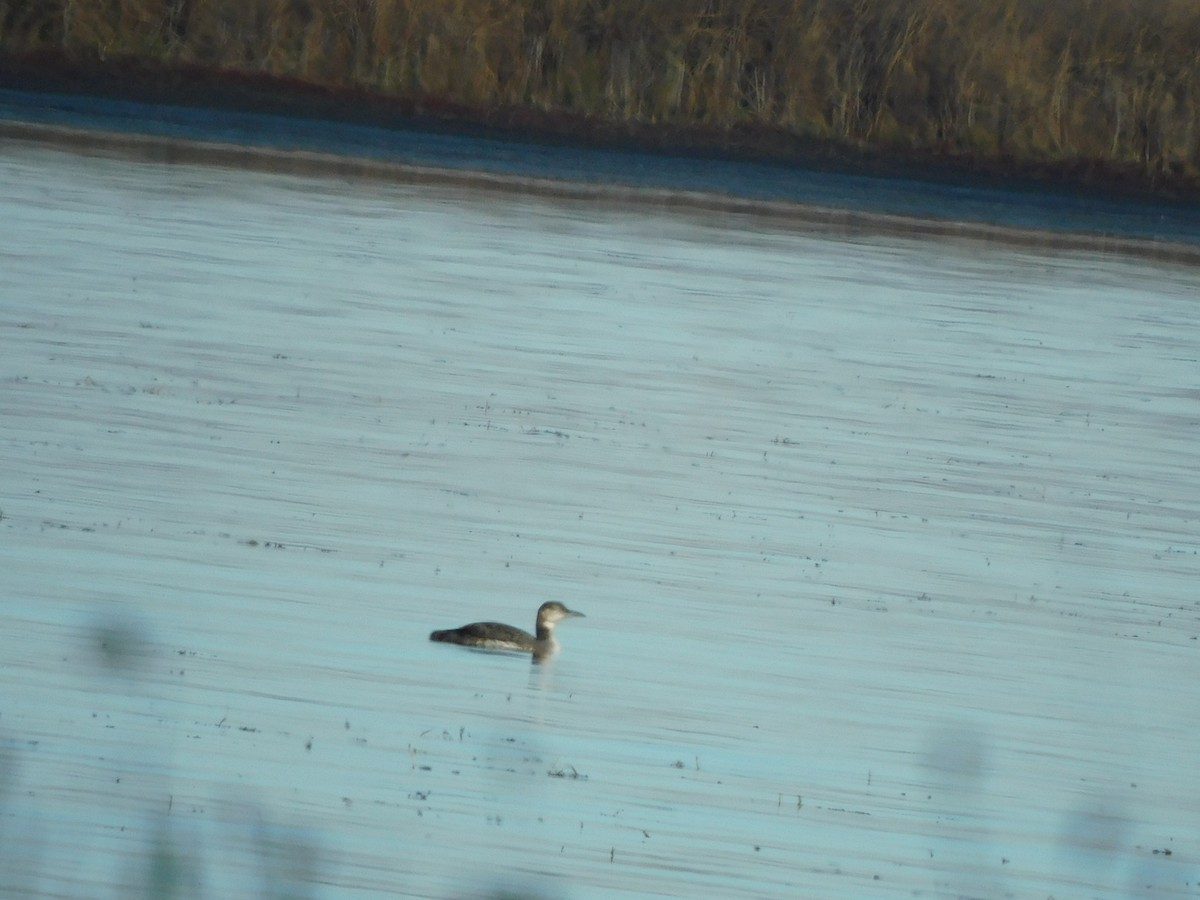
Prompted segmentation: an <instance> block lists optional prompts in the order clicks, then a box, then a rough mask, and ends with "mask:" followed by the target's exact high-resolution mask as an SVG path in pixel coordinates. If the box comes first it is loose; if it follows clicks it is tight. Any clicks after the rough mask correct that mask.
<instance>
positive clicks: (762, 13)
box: [0, 0, 1200, 186]
mask: <svg viewBox="0 0 1200 900" xmlns="http://www.w3.org/2000/svg"><path fill="white" fill-rule="evenodd" d="M47 50H53V51H55V52H57V53H60V54H63V55H65V57H66V58H68V59H76V60H78V59H86V60H100V59H102V60H110V61H111V60H116V59H121V58H136V59H139V60H143V61H152V62H154V63H156V64H165V65H169V66H199V67H206V68H216V69H220V70H233V71H238V72H243V73H247V72H248V73H261V74H268V75H273V76H287V77H290V78H295V79H300V80H303V81H308V82H312V83H315V84H320V85H326V86H337V87H347V86H353V87H358V88H363V89H366V90H369V91H373V92H380V93H383V94H387V95H392V96H395V97H399V98H405V99H407V100H409V101H413V102H416V103H427V102H434V101H436V102H438V103H443V104H453V105H457V106H460V107H463V108H469V109H475V110H496V109H518V110H528V111H536V112H538V113H549V114H564V113H565V114H572V115H579V116H586V117H589V118H591V119H592V120H593V121H597V120H599V121H604V122H609V123H617V124H620V125H622V126H627V125H667V126H702V127H704V128H706V129H708V130H709V132H710V133H715V134H718V135H720V134H723V133H724V134H732V133H734V132H735V131H738V130H741V131H745V130H746V129H750V130H754V129H759V130H762V131H769V132H771V133H774V134H776V135H778V136H781V137H782V138H788V139H795V138H798V139H803V140H812V139H817V140H826V141H834V142H837V143H839V144H840V145H842V146H845V145H847V144H849V145H854V146H857V147H865V148H869V149H871V150H874V151H879V152H884V153H890V152H902V153H904V154H916V155H918V156H934V157H960V158H967V159H971V160H974V161H977V162H982V163H984V164H987V165H993V166H995V165H1003V164H1008V163H1011V164H1014V165H1017V166H1018V167H1022V168H1026V169H1028V168H1031V167H1032V168H1035V169H1036V168H1038V167H1046V166H1050V167H1056V168H1064V169H1066V170H1069V171H1074V172H1077V173H1078V172H1082V173H1084V174H1086V173H1088V172H1089V171H1096V172H1104V173H1106V174H1109V175H1111V174H1114V173H1117V174H1123V175H1125V176H1127V177H1132V178H1133V179H1134V180H1136V181H1138V182H1139V183H1142V184H1147V183H1148V184H1153V185H1157V186H1165V185H1170V184H1190V185H1193V186H1195V185H1197V184H1200V121H1198V118H1200V3H1197V2H1196V0H988V2H979V0H671V2H653V0H0V53H2V54H3V55H4V57H5V58H7V59H9V60H11V59H14V58H19V57H21V56H23V55H28V54H35V53H38V52H45V51H47Z"/></svg>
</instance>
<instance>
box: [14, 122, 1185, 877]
mask: <svg viewBox="0 0 1200 900" xmlns="http://www.w3.org/2000/svg"><path fill="white" fill-rule="evenodd" d="M0 187H2V189H0V221H3V222H4V226H3V229H4V235H5V239H4V241H3V245H2V246H0V410H2V416H3V418H2V421H3V430H2V431H0V439H2V442H3V443H2V446H3V453H4V457H3V458H4V466H3V470H2V471H0V516H2V518H0V597H2V602H3V604H4V610H5V616H4V628H3V631H2V632H0V740H2V741H3V743H2V744H0V747H2V748H3V750H2V756H0V790H2V791H3V794H2V795H0V800H2V807H0V814H2V818H0V872H3V875H2V876H0V877H3V878H4V880H5V881H4V884H3V886H2V887H3V890H2V891H0V892H2V893H6V894H7V895H15V896H23V895H36V896H65V897H94V896H122V897H124V896H128V895H129V894H130V892H131V890H135V889H141V890H142V891H143V892H145V893H147V894H155V895H165V894H167V893H169V892H170V891H171V890H177V891H178V893H177V894H176V895H178V896H206V897H207V896H213V897H216V896H235V895H239V894H242V895H244V894H247V893H259V894H262V895H264V896H283V895H296V896H311V897H365V896H372V895H376V896H433V897H462V896H474V895H486V894H488V893H490V892H493V891H497V890H503V889H508V890H512V891H518V892H532V893H536V894H540V895H544V896H570V897H609V896H733V895H736V896H744V897H790V896H808V897H831V896H846V897H866V896H872V897H874V896H878V897H888V896H926V897H957V896H983V897H1000V896H1013V897H1045V896H1055V897H1080V896H1094V897H1122V896H1158V897H1176V896H1178V897H1193V896H1196V895H1197V893H1198V892H1200V887H1198V886H1197V884H1198V881H1197V880H1198V878H1200V871H1198V866H1197V853H1198V852H1200V832H1198V829H1197V820H1196V810H1197V809H1200V775H1198V774H1197V767H1196V765H1195V760H1196V758H1197V751H1198V750H1200V736H1198V735H1197V730H1196V722H1197V720H1198V719H1200V679H1197V677H1196V675H1197V666H1198V662H1200V657H1198V656H1197V653H1198V652H1200V642H1198V641H1197V637H1198V635H1200V599H1198V597H1197V594H1196V584H1197V575H1198V574H1200V558H1198V556H1197V553H1198V551H1200V538H1198V537H1197V534H1198V524H1200V479H1197V477H1196V476H1197V466H1196V449H1195V448H1196V438H1197V426H1198V424H1200V385H1198V378H1197V373H1200V366H1198V365H1197V363H1198V362H1200V303H1198V302H1197V298H1198V297H1200V272H1198V270H1197V269H1195V268H1187V267H1183V266H1174V265H1170V264H1163V263H1149V262H1144V261H1138V260H1133V259H1127V258H1122V257H1119V256H1105V255H1100V254H1088V253H1074V254H1066V253H1055V254H1049V253H1047V254H1040V253H1037V252H1033V251H1030V250H1016V249H1012V248H1007V247H1005V246H1002V245H988V244H984V243H977V242H965V241H964V242H956V241H952V240H948V239H946V240H933V239H928V238H927V239H923V240H906V239H904V238H902V237H895V236H892V237H872V236H871V235H869V234H854V235H844V234H843V235H829V236H822V235H812V234H809V235H804V234H797V233H791V232H788V231H787V230H784V229H780V228H777V227H775V226H774V225H772V224H771V223H769V222H765V221H759V220H755V219H754V218H752V217H746V216H733V215H722V214H717V213H713V214H711V215H703V214H695V213H687V214H685V213H680V212H672V211H670V210H666V209H662V208H656V207H654V206H630V207H629V208H615V207H612V206H601V205H598V204H594V203H593V204H589V203H582V202H568V201H554V200H548V199H531V198H522V197H520V196H517V195H514V194H504V193H492V192H487V191H484V190H479V189H473V188H470V187H462V188H454V187H451V186H447V185H439V186H422V185H421V184H407V185H404V184H390V183H380V182H370V181H350V180H345V179H338V178H336V177H328V178H322V177H316V176H314V177H311V178H304V177H298V176H293V175H288V176H284V175H275V176H272V175H264V174H261V173H253V172H242V171H235V170H226V169H219V168H205V167H190V166H170V165H163V164H157V163H148V162H137V161H131V160H127V159H116V158H109V157H103V156H86V155H73V154H70V153H66V152H60V151H56V150H53V149H50V148H48V147H44V146H38V145H34V144H24V143H21V142H16V141H9V142H7V143H6V144H5V145H4V146H3V148H2V151H0ZM550 598H558V599H562V600H564V601H566V602H567V603H568V604H569V605H570V606H572V607H575V608H578V609H581V610H582V611H584V612H585V613H586V614H587V618H586V619H581V620H576V621H571V622H568V623H566V624H565V625H563V626H562V630H561V639H562V643H563V646H564V650H563V652H562V654H561V655H560V656H559V657H558V658H557V659H556V660H555V661H554V662H553V663H552V664H551V665H548V666H540V667H534V666H530V665H529V663H528V662H527V661H525V660H524V659H521V658H516V657H512V656H496V655H487V654H481V653H474V652H470V651H467V650H463V649H462V648H457V647H449V646H444V645H437V644H430V643H429V642H428V641H427V635H428V632H429V631H430V630H431V629H433V628H441V627H450V626H455V625H459V624H462V623H464V622H467V621H471V620H475V619H500V620H505V621H510V622H513V623H515V624H521V625H525V626H526V627H528V626H529V625H531V624H532V622H531V620H532V616H533V611H534V609H535V608H536V607H537V605H538V604H539V603H540V602H541V601H542V600H544V599H550ZM186 884H198V885H199V887H197V888H196V889H195V890H194V891H192V892H191V893H187V892H186V891H183V890H182V889H180V888H179V886H180V885H186Z"/></svg>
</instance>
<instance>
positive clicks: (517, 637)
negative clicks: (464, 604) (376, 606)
mask: <svg viewBox="0 0 1200 900" xmlns="http://www.w3.org/2000/svg"><path fill="white" fill-rule="evenodd" d="M582 618H585V617H584V615H583V613H581V612H575V611H574V610H571V609H567V608H566V607H565V606H563V605H562V604H561V603H559V602H557V601H554V600H551V601H550V602H549V603H543V604H542V605H541V606H540V607H538V611H537V626H536V630H537V637H534V636H533V635H532V634H530V633H529V632H528V631H525V630H524V629H521V628H514V627H513V626H512V625H502V624H501V623H499V622H472V623H471V624H470V625H464V626H463V627H462V628H449V629H447V630H445V631H435V632H433V633H432V634H430V635H429V639H430V640H431V641H440V642H441V643H443V644H462V645H463V646H464V647H479V648H480V649H483V650H515V651H517V652H518V653H532V654H533V661H534V662H541V661H542V660H544V659H548V658H550V657H551V656H553V655H554V654H555V653H557V652H558V641H556V640H555V639H554V626H555V625H557V624H558V623H559V622H561V621H562V620H563V619H582Z"/></svg>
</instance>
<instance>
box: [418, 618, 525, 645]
mask: <svg viewBox="0 0 1200 900" xmlns="http://www.w3.org/2000/svg"><path fill="white" fill-rule="evenodd" d="M429 639H430V640H431V641H440V642H441V643H443V644H462V645H463V646H464V647H483V648H484V649H487V650H521V651H533V650H535V649H536V647H537V638H535V637H534V636H533V635H532V634H530V633H529V632H528V631H525V630H523V629H520V628H516V627H514V626H512V625H505V624H504V623H502V622H472V623H471V624H470V625H464V626H463V627H462V628H447V629H446V630H445V631H435V632H433V633H432V634H431V635H429Z"/></svg>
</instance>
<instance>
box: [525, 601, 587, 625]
mask: <svg viewBox="0 0 1200 900" xmlns="http://www.w3.org/2000/svg"><path fill="white" fill-rule="evenodd" d="M584 618H587V617H586V616H585V615H584V614H583V613H581V612H575V610H573V609H567V608H566V607H565V606H563V605H562V604H561V603H559V602H558V601H557V600H551V601H550V602H549V603H543V604H542V605H541V606H540V607H538V611H537V624H538V627H539V628H542V627H545V628H553V627H554V626H555V625H556V624H557V623H559V622H561V621H562V620H563V619H584Z"/></svg>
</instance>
